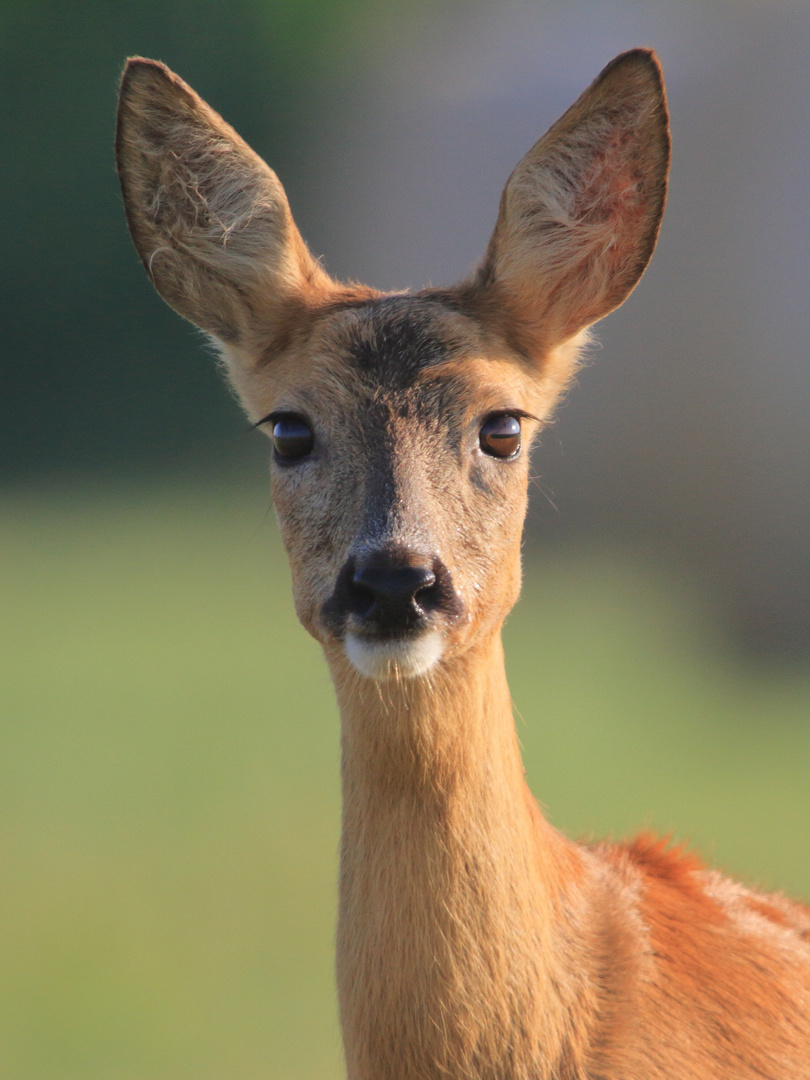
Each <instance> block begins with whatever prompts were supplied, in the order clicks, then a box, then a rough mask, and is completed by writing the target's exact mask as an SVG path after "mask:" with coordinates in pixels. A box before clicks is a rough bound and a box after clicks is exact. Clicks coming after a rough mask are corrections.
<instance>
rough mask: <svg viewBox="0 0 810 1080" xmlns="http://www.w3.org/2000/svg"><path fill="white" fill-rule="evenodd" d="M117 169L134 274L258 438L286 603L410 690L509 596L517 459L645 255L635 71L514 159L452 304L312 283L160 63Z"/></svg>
mask: <svg viewBox="0 0 810 1080" xmlns="http://www.w3.org/2000/svg"><path fill="white" fill-rule="evenodd" d="M117 153H118V168H119V173H120V177H121V184H122V188H123V193H124V202H125V206H126V212H127V217H128V220H129V225H130V229H131V232H132V236H133V239H134V241H135V245H136V247H137V249H138V253H139V254H140V257H141V259H142V261H143V264H144V266H145V268H146V271H147V273H148V274H149V277H150V278H151V280H152V282H153V283H154V285H155V287H156V288H157V290H158V292H159V293H160V294H161V296H163V298H164V299H165V300H166V301H167V302H168V303H169V304H170V305H171V306H172V307H173V308H174V309H175V310H176V311H178V312H179V313H180V314H181V315H183V316H184V317H185V318H187V319H189V320H190V321H191V322H193V323H195V324H196V325H197V326H199V327H201V328H202V329H203V330H204V331H206V332H207V333H208V334H209V335H210V336H211V337H212V338H213V340H214V342H215V343H216V344H217V346H218V348H219V349H220V350H221V353H222V356H223V359H224V362H225V365H226V368H227V371H228V373H229V377H230V379H231V381H232V383H233V386H234V387H235V389H236V391H237V393H238V394H239V397H240V399H241V401H242V403H243V405H244V408H245V410H246V412H247V414H248V416H249V417H250V419H251V420H252V421H253V422H254V423H256V424H257V425H259V426H260V427H262V428H263V430H265V431H266V432H267V434H268V435H269V436H270V438H271V441H272V444H273V449H272V468H271V472H272V491H273V499H274V502H275V506H276V509H277V513H278V519H279V522H280V525H281V531H282V535H283V539H284V543H285V546H286V549H287V551H288V553H289V557H290V563H291V566H292V576H293V588H294V594H295V603H296V608H297V611H298V615H299V617H300V619H301V621H302V623H303V624H304V626H305V627H306V628H307V630H309V632H310V633H311V634H313V635H314V636H315V637H316V638H317V639H318V640H319V641H320V642H321V643H322V645H323V646H324V649H325V650H326V654H327V657H328V659H329V660H330V662H331V663H332V665H333V668H334V667H335V666H337V668H343V669H346V670H350V669H354V670H355V671H356V672H359V673H361V674H362V675H363V676H366V677H369V678H372V679H384V678H387V677H389V676H392V675H396V676H402V677H419V676H424V675H427V674H429V673H430V672H431V671H433V670H434V669H435V668H436V666H437V665H442V664H452V662H453V659H454V657H458V656H460V655H463V654H464V653H466V652H468V650H470V649H473V648H476V647H477V646H478V645H480V644H481V643H482V642H486V641H488V640H491V638H492V637H493V635H496V634H497V633H498V630H499V628H500V624H501V622H502V620H503V618H504V616H505V615H506V613H507V612H508V610H509V608H510V607H511V606H512V604H513V603H514V601H515V599H516V597H517V594H518V591H519V587H520V541H521V531H522V526H523V519H524V516H525V510H526V498H527V495H526V492H527V481H528V462H529V448H530V444H531V442H532V440H533V438H534V437H535V436H536V434H537V432H538V431H539V430H541V429H542V426H543V424H544V423H545V422H546V421H547V419H548V418H549V416H550V414H551V412H552V410H553V407H554V405H555V403H556V402H557V400H558V399H559V397H560V395H561V393H562V392H563V391H564V389H565V387H566V386H567V384H568V383H569V381H570V380H571V377H572V375H573V373H574V371H575V370H576V366H577V357H578V354H579V352H580V349H581V347H582V345H583V343H584V342H585V340H586V336H587V329H588V327H589V326H591V325H592V324H593V323H594V322H596V321H597V320H598V319H601V318H602V317H603V316H604V315H606V314H608V312H610V311H612V310H613V309H614V308H615V307H617V306H618V305H619V304H621V303H622V301H623V300H624V299H625V298H626V297H627V295H628V294H629V293H630V291H631V290H632V289H633V287H634V286H635V284H636V283H637V281H638V280H639V278H640V276H641V274H642V272H643V270H644V268H645V266H646V264H647V262H648V260H649V258H650V255H651V253H652V250H653V247H654V244H655V240H656V236H657V232H658V228H659V224H660V220H661V214H662V211H663V206H664V199H665V192H666V177H667V168H668V160H669V140H668V129H667V113H666V105H665V99H664V91H663V85H662V81H661V76H660V70H659V67H658V64H657V61H656V60H655V57H654V55H653V54H652V53H650V52H648V51H644V50H634V51H632V52H628V53H624V54H623V55H622V56H619V57H618V58H617V59H615V60H614V61H613V62H612V63H611V64H609V65H608V66H607V67H606V68H605V69H604V71H603V72H602V73H601V75H600V76H599V77H598V78H597V79H596V81H595V82H594V83H593V85H592V86H591V87H590V88H589V89H588V90H586V91H585V93H584V94H583V95H582V96H581V97H580V98H579V100H578V101H577V102H576V103H575V104H574V105H573V106H572V107H571V108H570V109H569V110H568V111H567V112H566V113H565V115H564V116H563V117H562V118H561V119H560V120H559V121H558V122H557V123H556V124H554V126H553V127H552V128H551V129H550V131H549V132H548V133H547V134H546V135H545V136H544V137H543V138H542V139H540V141H539V142H538V143H537V144H536V145H535V146H534V147H532V149H531V150H530V151H529V152H528V154H527V155H526V156H525V157H524V158H523V160H522V161H521V162H520V163H519V164H518V166H517V167H516V169H515V170H514V172H513V173H512V175H511V177H510V178H509V181H508V183H507V185H506V188H505V190H504V193H503V197H502V199H501V205H500V213H499V215H498V219H497V223H496V225H495V230H494V233H493V235H492V239H491V240H490V243H489V246H488V248H487V251H486V254H485V257H484V259H483V262H482V263H481V265H480V267H479V268H478V269H477V270H476V271H475V272H474V273H473V274H472V275H471V276H470V277H468V278H467V279H465V280H464V281H462V282H461V283H460V284H458V285H456V286H454V287H451V288H443V289H426V290H423V291H421V292H418V293H415V294H406V293H396V294H383V293H380V292H377V291H374V290H372V289H367V288H363V287H357V286H345V285H341V284H339V283H337V282H335V281H333V280H332V279H330V278H329V277H328V276H327V274H326V273H325V272H324V270H323V269H322V267H321V266H320V264H319V263H318V262H317V261H316V260H315V259H314V258H313V257H312V255H311V254H310V253H309V251H308V249H307V247H306V245H305V243H304V241H303V240H302V238H301V236H300V234H299V232H298V230H297V228H296V226H295V223H294V222H293V219H292V216H291V213H290V209H289V205H288V202H287V199H286V196H285V194H284V190H283V188H282V186H281V184H280V182H279V180H278V178H277V177H276V175H275V173H273V171H272V170H271V169H270V168H269V167H268V166H267V165H266V164H265V163H264V162H263V161H262V160H261V159H260V158H259V157H258V156H257V155H256V154H255V153H254V152H253V151H252V150H251V149H250V148H249V147H248V146H247V145H246V144H245V143H244V142H243V141H242V139H241V138H240V137H239V136H238V135H237V134H236V133H235V132H234V131H233V129H232V128H231V127H229V126H228V124H226V123H225V121H224V120H222V119H221V117H219V116H218V115H217V114H216V113H215V112H213V110H211V109H210V108H209V107H208V106H207V105H206V104H205V103H204V102H203V101H202V100H201V99H200V98H199V97H198V96H197V95H196V94H195V93H194V91H193V90H191V89H190V87H188V86H187V85H186V84H185V83H184V82H182V80H181V79H179V78H178V77H177V76H176V75H174V74H173V73H172V72H170V71H169V70H168V69H167V68H166V67H164V66H163V65H162V64H159V63H156V62H154V61H149V60H143V59H133V60H130V61H129V63H128V65H127V68H126V70H125V73H124V77H123V82H122V87H121V104H120V112H119V120H118V139H117Z"/></svg>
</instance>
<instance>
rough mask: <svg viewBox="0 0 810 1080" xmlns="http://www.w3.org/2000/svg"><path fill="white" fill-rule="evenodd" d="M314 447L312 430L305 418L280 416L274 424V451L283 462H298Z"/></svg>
mask: <svg viewBox="0 0 810 1080" xmlns="http://www.w3.org/2000/svg"><path fill="white" fill-rule="evenodd" d="M314 445H315V436H314V434H313V432H312V428H311V427H310V426H309V424H308V423H307V422H306V420H305V419H304V418H303V416H280V417H279V418H278V419H277V420H276V421H275V423H274V424H273V449H274V450H275V452H276V455H277V456H278V457H279V458H281V460H282V461H298V459H299V458H303V457H306V456H307V454H310V453H311V452H312V447H313V446H314Z"/></svg>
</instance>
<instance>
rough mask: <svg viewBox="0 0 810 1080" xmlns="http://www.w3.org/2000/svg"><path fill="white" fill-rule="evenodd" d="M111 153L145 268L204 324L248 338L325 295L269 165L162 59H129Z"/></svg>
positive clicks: (232, 337) (172, 300)
mask: <svg viewBox="0 0 810 1080" xmlns="http://www.w3.org/2000/svg"><path fill="white" fill-rule="evenodd" d="M116 157H117V162H118V175H119V177H120V180H121V189H122V191H123V196H124V205H125V208H126V213H127V220H128V222H129V228H130V232H131V233H132V238H133V240H134V242H135V247H136V248H137V250H138V254H139V255H140V257H141V260H142V262H143V264H144V267H145V268H146V272H147V273H148V275H149V277H150V278H151V280H152V282H153V284H154V285H155V287H156V289H157V290H158V292H159V293H160V295H161V296H162V297H163V299H164V300H166V302H167V303H168V304H170V305H171V307H173V308H174V309H175V311H177V312H178V313H179V314H180V315H182V316H184V317H185V318H186V319H189V320H190V321H191V322H193V323H195V324H196V325H197V326H199V327H201V328H202V329H203V330H205V331H207V332H208V333H210V334H212V335H214V336H215V337H217V338H219V339H220V340H221V341H223V342H226V343H228V344H231V345H244V346H247V347H250V343H251V339H252V338H256V340H258V341H260V340H266V339H267V337H268V336H273V335H275V334H277V333H279V332H280V329H281V324H282V323H283V322H284V321H285V320H287V319H289V317H290V313H291V312H292V311H293V310H294V309H295V308H296V307H297V306H300V305H302V304H303V305H306V304H308V303H311V302H312V301H313V299H318V298H320V297H322V296H325V295H327V294H328V292H329V290H330V279H329V278H328V277H327V275H326V274H325V273H324V271H323V270H322V269H321V267H320V265H319V264H318V263H317V262H316V260H315V259H313V257H312V256H311V255H310V253H309V251H308V250H307V247H306V245H305V243H304V241H303V239H302V238H301V235H300V233H299V232H298V229H297V228H296V226H295V223H294V221H293V219H292V214H291V213H290V207H289V204H288V202H287V197H286V195H285V193H284V189H283V187H282V186H281V183H280V181H279V179H278V177H277V176H276V174H275V173H274V172H273V170H272V169H270V168H269V167H268V166H267V165H266V164H265V163H264V161H262V159H261V158H260V157H259V156H258V155H257V154H256V153H254V152H253V150H251V148H250V147H249V146H248V145H247V143H245V142H244V140H243V139H241V138H240V136H239V135H237V133H236V132H235V131H234V130H233V128H231V127H230V125H229V124H227V123H226V122H225V121H224V120H223V119H222V117H221V116H219V115H218V114H217V113H216V112H214V110H213V109H211V108H210V107H209V106H208V105H207V104H206V103H205V102H204V101H203V100H202V99H201V98H200V97H199V96H198V95H197V94H196V93H195V92H194V91H193V90H192V89H191V87H190V86H188V85H187V84H186V83H184V82H183V80H182V79H180V78H179V77H178V76H177V75H175V74H174V73H173V72H171V71H170V70H169V69H168V68H167V67H166V66H165V65H163V64H161V63H158V62H157V61H154V60H146V59H143V58H141V57H134V58H133V59H131V60H129V61H128V62H127V65H126V67H125V69H124V74H123V77H122V80H121V91H120V96H119V107H118V126H117V137H116Z"/></svg>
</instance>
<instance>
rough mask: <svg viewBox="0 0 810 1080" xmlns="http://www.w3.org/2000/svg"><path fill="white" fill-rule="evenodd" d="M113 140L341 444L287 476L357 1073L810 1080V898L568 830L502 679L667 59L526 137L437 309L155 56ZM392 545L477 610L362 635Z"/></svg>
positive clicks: (165, 221)
mask: <svg viewBox="0 0 810 1080" xmlns="http://www.w3.org/2000/svg"><path fill="white" fill-rule="evenodd" d="M117 148H118V163H119V171H120V174H121V179H122V186H123V191H124V199H125V203H126V208H127V216H128V219H129V223H130V227H131V230H132V234H133V238H134V240H135V244H136V247H137V248H138V251H139V253H140V256H141V258H142V260H143V262H144V265H145V266H146V268H147V270H148V272H149V273H150V276H151V277H152V280H153V281H154V283H155V285H156V287H157V288H158V290H159V291H160V292H161V294H162V295H163V296H164V298H165V299H166V300H167V301H168V302H169V303H170V304H172V305H173V306H174V307H175V308H176V309H177V310H178V311H179V312H180V313H181V314H183V315H185V316H186V317H187V318H189V319H191V320H193V321H195V322H196V323H197V324H198V325H200V326H201V327H203V328H204V329H205V330H207V331H208V332H209V333H210V334H212V335H213V337H214V339H215V341H216V342H217V344H218V346H219V348H220V350H221V353H222V356H223V360H224V363H225V365H226V367H227V371H228V375H229V378H230V379H231V382H232V384H233V386H234V387H235V388H236V390H237V392H238V393H239V395H240V397H241V399H242V401H243V403H244V405H245V409H246V410H247V412H248V415H249V416H250V417H251V419H252V420H254V421H257V420H260V419H261V418H262V417H265V416H267V415H268V414H269V413H270V412H271V411H273V410H283V411H288V412H295V413H300V414H303V415H304V416H305V417H306V418H307V421H308V422H309V423H310V424H311V426H312V429H313V432H314V449H313V452H312V453H311V454H310V455H308V456H307V457H305V458H304V459H302V460H301V461H298V462H296V463H294V464H292V465H290V464H286V465H285V464H284V462H280V461H277V460H276V461H274V464H273V466H272V487H273V497H274V501H275V505H276V509H277V512H278V518H279V522H280V526H281V531H282V536H283V539H284V543H285V546H286V548H287V551H288V553H289V556H290V566H291V569H292V579H293V592H294V597H295V604H296V609H297V611H298V614H299V617H300V619H301V621H302V623H303V624H304V626H305V627H306V628H307V629H308V630H309V631H310V633H312V634H313V635H314V636H315V637H316V638H317V639H318V641H320V643H321V644H322V646H323V650H324V654H325V656H326V659H327V662H328V664H329V667H330V670H331V674H332V678H333V681H334V685H335V689H336V693H337V697H338V701H339V704H340V713H341V747H342V754H341V774H342V786H343V829H342V839H341V860H340V885H339V893H340V902H339V919H338V935H337V980H338V993H339V1002H340V1015H341V1024H342V1029H343V1038H344V1045H345V1052H346V1062H347V1070H348V1076H349V1078H350V1080H755V1078H757V1080H763V1078H764V1080H810V913H809V912H808V910H807V909H806V908H804V907H802V906H801V905H799V904H795V903H791V902H789V901H787V900H785V899H783V898H782V897H780V896H764V895H760V894H757V893H754V892H752V891H750V890H748V889H746V888H744V887H743V886H741V885H737V884H735V883H733V882H731V881H729V880H727V879H725V878H723V877H722V876H721V875H720V874H717V873H715V872H714V871H711V870H708V869H706V868H704V867H703V866H702V865H701V864H700V862H699V861H698V860H697V859H695V858H693V857H692V856H690V855H687V854H685V853H684V852H683V851H681V850H678V849H672V848H668V847H667V845H666V843H665V842H663V841H660V840H656V839H654V838H650V837H644V836H642V837H639V838H638V839H637V840H635V841H634V842H633V843H630V844H599V845H584V844H576V843H574V842H572V841H570V840H568V839H567V838H566V837H564V836H562V835H561V834H560V833H559V832H557V831H556V830H555V829H553V828H552V827H551V826H550V825H549V824H548V823H547V821H546V820H545V818H544V817H543V815H542V813H541V811H540V809H539V808H538V806H537V803H536V802H535V801H534V799H533V798H532V796H531V794H530V793H529V790H528V788H527V787H526V784H525V782H524V778H523V768H522V764H521V760H520V752H519V748H518V744H517V738H516V735H515V728H514V723H513V719H512V712H511V707H510V698H509V690H508V686H507V683H506V677H505V672H504V661H503V653H502V648H501V640H500V631H501V624H502V622H503V619H504V617H505V616H506V614H507V612H508V611H509V609H510V608H511V606H512V605H513V604H514V602H515V600H516V599H517V596H518V592H519V588H520V541H521V532H522V527H523V519H524V515H525V509H526V488H527V481H528V449H529V443H530V442H531V439H532V438H533V436H534V435H535V434H536V433H537V431H538V430H540V429H541V428H542V427H543V425H544V424H545V423H546V421H547V420H548V418H549V417H550V415H551V412H552V409H553V407H554V404H555V402H556V401H557V400H558V399H559V397H560V395H561V394H562V393H563V391H564V390H565V388H566V387H567V385H568V384H569V383H570V381H571V378H572V376H573V374H574V372H575V371H576V367H577V362H578V355H579V352H580V349H581V347H582V345H583V344H584V343H585V341H586V340H587V334H588V327H589V326H590V325H591V324H592V323H593V322H595V321H596V320H598V319H600V318H602V317H603V316H604V315H606V314H607V313H608V312H609V311H611V310H612V309H613V308H615V307H616V306H617V305H618V304H620V303H621V302H622V301H623V300H624V299H625V298H626V296H627V295H628V294H629V292H630V291H631V290H632V288H633V287H634V285H635V284H636V282H637V281H638V279H639V277H640V275H641V273H642V271H643V269H644V267H645V265H646V263H647V261H648V259H649V257H650V254H651V252H652V249H653V246H654V244H655V239H656V235H657V232H658V226H659V222H660V217H661V213H662V210H663V204H664V196H665V190H666V175H667V167H668V160H669V142H668V134H667V115H666V104H665V99H664V91H663V85H662V82H661V76H660V71H659V68H658V65H657V63H656V61H655V58H654V56H653V55H652V54H651V53H649V52H647V51H644V50H635V51H633V52H630V53H625V54H623V55H622V56H620V57H618V58H617V59H616V60H615V61H613V63H611V64H610V65H608V67H607V68H606V69H605V71H604V72H603V73H602V75H601V76H600V77H599V78H598V79H597V80H596V82H595V83H594V84H593V86H592V87H591V88H590V89H589V90H587V91H586V92H585V93H584V94H583V95H582V97H581V98H580V99H579V100H578V101H577V102H576V103H575V105H574V106H572V108H571V109H570V110H569V111H568V112H567V113H566V114H565V116H563V117H562V119H561V120H560V121H558V122H557V124H555V125H554V126H553V127H552V128H551V130H550V131H549V133H548V134H547V135H546V136H544V138H543V139H541V140H540V142H539V143H537V145H536V146H535V147H534V148H533V149H532V150H530V151H529V153H528V154H527V155H526V157H525V158H524V159H523V161H522V162H521V163H520V164H519V165H518V166H517V168H516V170H515V172H514V173H513V174H512V177H511V178H510V180H509V182H508V183H507V186H506V189H505V191H504V195H503V199H502V201H501V209H500V214H499V217H498V220H497V224H496V227H495V231H494V233H493V236H492V239H491V241H490V244H489V247H488V249H487V252H486V255H485V257H484V260H483V262H482V263H481V265H480V267H479V268H478V269H477V270H476V271H475V272H474V273H473V274H472V275H470V276H469V277H468V278H467V279H465V280H464V281H462V282H461V283H460V284H459V285H456V286H454V287H452V288H449V289H428V290H424V291H423V292H420V293H417V294H415V295H412V296H411V295H407V294H393V295H389V296H386V295H384V294H382V293H379V292H376V291H375V290H373V289H368V288H365V287H362V286H342V285H339V284H337V283H335V282H333V281H331V279H329V278H328V277H327V276H326V274H325V273H324V272H323V270H322V269H321V268H320V266H319V265H318V263H317V262H316V261H315V260H314V259H313V258H312V256H311V255H310V254H309V253H308V251H307V249H306V247H305V246H304V243H303V240H302V239H301V237H300V235H299V233H298V231H297V229H296V228H295V225H294V224H293V221H292V217H291V215H290V212H289V207H288V204H287V200H286V197H285V195H284V192H283V190H282V188H281V184H280V183H279V181H278V179H277V178H276V176H275V174H274V173H273V172H272V171H271V170H270V169H269V168H268V167H267V166H266V165H265V164H264V163H263V162H261V161H260V160H259V159H258V158H257V157H256V155H255V154H253V152H252V151H251V150H250V149H249V148H248V147H247V146H246V145H245V144H244V143H243V142H242V140H241V139H240V138H239V136H237V135H236V134H235V132H233V131H232V129H231V128H229V127H228V125H227V124H225V122H224V121H223V120H222V119H221V118H220V117H218V116H217V115H216V114H215V113H214V112H213V111H212V110H211V109H210V108H209V107H208V106H207V105H205V104H204V103H203V102H202V101H201V100H200V99H199V98H198V97H197V96H196V94H194V92H193V91H192V90H190V89H189V88H188V87H187V86H186V85H185V84H184V83H183V82H182V81H181V80H180V79H178V77H177V76H176V75H173V74H172V73H171V72H169V71H168V70H167V69H165V68H164V67H163V66H162V65H160V64H156V63H154V62H152V61H145V60H134V61H131V62H130V64H129V65H128V67H127V70H126V72H125V75H124V79H123V82H122V91H121V109H120V113H119V127H118V144H117ZM509 410H513V411H519V412H520V413H521V414H531V416H533V417H534V419H529V418H528V417H524V418H523V420H522V425H523V432H524V447H523V449H522V450H521V452H520V453H519V454H518V455H517V456H516V457H515V458H514V459H510V460H498V459H494V458H492V457H490V456H488V455H487V454H485V453H484V452H483V451H482V449H481V447H480V446H479V442H478V435H479V431H480V427H481V424H482V423H483V422H484V420H485V419H486V418H487V417H488V416H489V415H491V414H492V413H493V412H498V411H509ZM395 549H396V550H406V551H408V552H416V553H418V554H420V555H423V556H428V557H429V558H432V559H436V560H437V562H436V563H435V565H437V566H438V565H439V562H440V564H441V566H442V567H444V568H445V571H446V574H447V580H448V581H452V601H453V602H452V603H449V602H448V603H445V604H443V605H438V606H437V608H436V610H433V611H432V612H431V614H430V616H429V618H426V619H425V621H424V623H423V624H422V625H421V629H420V628H419V627H417V630H416V631H415V632H414V634H413V635H411V636H410V637H408V636H407V635H401V636H400V637H397V636H396V635H393V636H392V637H390V639H388V640H386V639H384V638H383V637H380V636H378V637H376V638H374V637H371V638H363V637H362V627H361V626H360V625H359V624H358V625H355V622H357V621H358V620H359V622H362V615H359V614H357V613H355V615H354V616H352V615H349V616H348V617H345V615H339V614H338V615H336V614H335V609H334V605H332V607H330V598H331V597H333V596H334V595H335V588H336V581H337V580H338V579H339V575H340V573H341V568H344V571H345V569H346V568H349V569H350V568H351V567H352V566H354V565H356V564H355V563H353V562H352V560H356V559H357V558H359V557H362V555H363V553H364V552H368V551H377V550H395ZM353 618H354V619H355V621H353ZM542 662H543V659H542V657H538V664H540V665H542ZM661 767H662V769H664V768H665V767H666V763H665V762H662V766H661ZM616 780H617V783H618V782H620V780H621V778H620V777H617V778H616Z"/></svg>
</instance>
